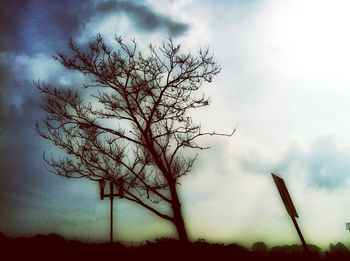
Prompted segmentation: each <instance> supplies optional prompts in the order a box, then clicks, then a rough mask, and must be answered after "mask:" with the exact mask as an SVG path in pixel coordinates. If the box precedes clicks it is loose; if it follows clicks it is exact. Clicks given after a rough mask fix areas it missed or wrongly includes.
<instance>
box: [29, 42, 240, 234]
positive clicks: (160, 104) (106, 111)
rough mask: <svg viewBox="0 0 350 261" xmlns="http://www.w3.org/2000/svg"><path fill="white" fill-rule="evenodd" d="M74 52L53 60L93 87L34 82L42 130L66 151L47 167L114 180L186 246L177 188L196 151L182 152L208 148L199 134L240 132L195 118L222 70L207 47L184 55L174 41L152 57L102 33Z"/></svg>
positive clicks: (72, 49)
mask: <svg viewBox="0 0 350 261" xmlns="http://www.w3.org/2000/svg"><path fill="white" fill-rule="evenodd" d="M69 50H70V53H69V54H68V55H67V54H62V53H58V55H57V56H55V58H56V59H57V60H58V61H59V62H60V63H62V65H63V66H64V67H66V68H68V69H70V70H74V71H79V72H81V73H83V74H84V75H86V76H88V77H89V78H88V79H89V82H88V84H82V87H83V88H79V89H75V90H74V89H64V88H58V87H56V86H54V85H51V84H48V83H42V82H38V83H36V85H37V87H38V88H39V89H40V90H41V92H42V93H43V102H42V106H43V109H44V110H45V111H46V113H47V116H46V119H45V120H44V121H43V122H42V123H40V124H39V123H38V124H37V131H38V133H39V135H41V136H42V137H43V138H45V139H47V140H49V141H51V142H52V143H53V144H55V145H56V146H57V147H58V148H60V149H61V150H62V151H63V154H60V155H59V156H51V157H47V156H45V154H44V159H45V161H46V162H47V164H48V166H49V169H50V170H51V171H52V172H54V173H55V174H58V175H62V176H65V177H68V178H88V179H91V180H98V179H101V178H103V179H106V180H110V181H112V182H114V184H116V185H117V187H118V188H119V189H118V193H119V194H120V196H121V197H123V198H125V199H128V200H130V201H133V202H135V203H137V204H139V205H141V206H142V207H144V208H146V209H148V210H150V211H151V212H153V213H154V214H156V215H157V216H159V217H161V218H163V219H165V220H168V221H170V222H172V223H173V224H174V225H175V227H176V230H177V233H178V236H179V239H180V240H182V241H188V235H187V231H186V226H185V222H184V219H183V215H182V211H181V204H180V199H179V195H178V190H177V185H178V184H179V178H180V177H182V176H184V175H186V174H188V173H190V171H191V169H192V167H193V163H194V161H195V159H196V154H190V153H186V155H185V154H184V151H185V150H186V149H193V150H201V149H206V148H207V147H203V146H201V145H199V144H198V143H197V142H196V140H197V138H199V137H201V136H206V135H224V136H231V135H232V134H233V133H234V131H233V132H232V133H229V134H220V133H215V132H202V131H201V128H200V126H199V125H198V124H195V123H194V122H193V121H192V119H191V117H190V116H189V111H190V110H192V109H195V108H199V107H203V106H207V105H209V99H208V98H206V97H205V96H204V95H200V96H198V95H197V94H196V93H195V92H196V91H197V90H198V89H199V88H200V87H201V85H202V83H203V82H211V80H212V78H213V76H215V75H217V74H218V73H219V72H220V67H219V66H218V65H217V63H216V61H215V60H214V59H213V57H212V56H211V55H210V54H209V52H208V49H206V50H203V49H200V50H199V52H198V54H197V55H193V54H191V53H190V52H187V53H182V52H181V51H180V45H175V44H174V42H173V40H171V39H169V40H167V41H165V42H164V43H163V44H162V45H161V47H154V46H152V45H150V46H149V52H148V54H147V56H144V54H142V53H141V52H139V51H138V48H137V45H136V42H135V41H131V42H130V44H126V43H124V42H123V41H122V39H121V38H120V37H116V48H115V49H114V50H113V49H112V48H111V47H109V46H107V45H106V43H105V41H104V40H103V39H102V37H101V36H100V35H97V36H96V37H95V38H94V39H93V40H92V41H91V42H90V43H89V45H88V46H87V47H86V48H84V51H83V50H82V48H80V47H78V45H77V44H76V43H75V42H74V41H72V40H70V41H69ZM188 155H191V156H188ZM158 203H161V204H158ZM164 204H166V205H167V206H168V209H167V210H164Z"/></svg>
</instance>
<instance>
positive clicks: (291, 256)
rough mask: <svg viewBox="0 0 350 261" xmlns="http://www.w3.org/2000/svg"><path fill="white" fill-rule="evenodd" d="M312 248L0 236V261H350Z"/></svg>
mask: <svg viewBox="0 0 350 261" xmlns="http://www.w3.org/2000/svg"><path fill="white" fill-rule="evenodd" d="M310 249H311V252H312V255H311V256H308V255H305V254H304V253H303V251H302V248H301V247H300V246H298V245H292V246H279V247H273V248H267V246H266V245H265V244H264V243H263V242H258V243H256V244H254V245H253V246H252V248H251V249H247V248H245V247H243V246H240V245H238V244H226V245H224V244H214V243H207V242H205V241H203V240H199V241H196V242H193V243H190V244H182V243H180V242H179V241H177V240H173V239H167V238H161V239H158V240H155V241H147V242H145V243H144V244H142V245H139V246H125V245H122V244H119V243H113V244H101V243H100V244H96V243H83V242H80V241H76V240H66V239H64V238H63V237H61V236H59V235H55V234H50V235H37V236H34V237H18V238H11V237H6V236H5V235H3V234H1V233H0V260H79V261H80V260H108V261H109V260H125V261H129V260H140V261H141V260H142V261H144V260H154V261H155V260H215V261H219V260H282V261H287V260H350V251H349V250H348V249H347V248H346V247H345V246H344V245H343V244H341V243H337V244H331V245H330V248H329V250H328V251H321V250H320V249H319V248H318V247H316V246H310Z"/></svg>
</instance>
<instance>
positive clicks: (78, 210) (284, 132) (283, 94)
mask: <svg viewBox="0 0 350 261" xmlns="http://www.w3.org/2000/svg"><path fill="white" fill-rule="evenodd" d="M349 12H350V3H349V2H348V1H346V0H332V1H330V0H328V1H327V0H285V1H278V0H245V1H243V0H232V1H229V0H226V1H224V0H223V1H209V0H145V1H136V0H135V1H123V0H105V1H98V0H85V1H84V0H75V1H73V0H72V1H68V0H65V1H40V0H27V1H24V0H23V1H21V0H16V1H12V0H11V1H10V0H5V1H1V2H0V27H1V32H2V35H1V38H0V73H1V77H0V209H1V211H0V232H2V233H5V234H8V235H14V236H21V235H34V234H38V233H43V234H45V233H58V234H61V235H64V236H66V237H67V238H74V239H83V240H88V241H106V240H108V231H109V225H108V224H109V223H108V222H109V219H108V218H109V202H108V200H103V201H101V200H100V199H99V195H98V186H97V184H95V183H94V182H92V181H88V180H80V179H79V180H72V179H69V180H68V179H65V178H63V177H59V176H55V175H53V174H51V173H49V172H48V171H47V170H46V168H45V164H44V162H43V159H42V154H43V151H50V150H51V149H52V147H51V146H50V145H49V144H48V143H47V142H46V141H44V140H42V139H41V138H40V137H39V136H38V135H37V134H36V132H35V123H36V122H37V121H38V120H40V119H41V118H42V117H43V111H42V110H41V108H40V93H39V91H38V90H37V89H36V88H35V86H34V84H33V81H37V80H42V81H46V82H50V83H54V84H57V85H60V86H67V85H70V86H72V85H75V84H77V83H78V82H79V81H81V80H82V79H83V76H81V75H79V74H75V73H71V72H67V71H66V70H64V68H62V66H61V65H60V64H58V63H57V62H56V61H55V60H54V59H53V57H52V55H55V54H56V53H57V51H62V50H63V51H64V50H66V48H67V45H66V43H67V40H68V39H69V38H70V37H71V38H73V39H74V40H76V41H77V42H78V43H79V44H86V43H87V42H88V41H89V40H91V39H92V37H93V36H95V35H96V34H97V33H100V34H101V35H102V36H103V37H104V38H105V39H106V41H107V42H108V43H110V44H113V38H114V36H115V35H119V36H121V37H122V38H123V39H125V40H126V41H128V40H129V39H135V40H136V41H137V42H139V43H140V47H141V48H142V46H143V45H142V44H144V46H146V45H147V44H150V43H153V44H155V45H158V46H159V45H160V44H161V42H162V41H163V40H165V39H167V38H168V37H169V36H171V37H172V38H173V39H174V40H175V42H177V43H181V45H182V48H184V50H193V51H195V50H197V49H198V48H199V47H200V46H202V47H207V46H208V47H209V48H210V50H211V52H212V53H213V54H214V57H215V58H216V60H217V61H218V63H219V64H220V65H221V67H222V70H221V72H220V74H219V75H218V76H216V77H215V78H214V80H213V82H212V83H211V84H209V85H205V86H203V92H204V93H205V94H206V95H208V96H209V97H211V100H212V103H211V105H210V106H209V107H206V108H205V109H204V108H203V109H200V110H198V111H196V112H194V114H193V118H194V120H196V121H198V122H200V123H201V125H202V127H203V129H205V130H208V131H212V130H216V131H220V132H223V131H226V132H230V131H231V130H232V128H234V127H235V126H236V124H238V129H237V132H236V133H235V134H234V135H233V136H232V137H230V138H227V137H209V138H206V139H203V140H202V144H204V145H208V146H210V147H211V149H209V150H205V151H201V152H200V154H199V157H198V160H197V162H196V165H195V168H194V170H193V172H192V173H191V174H190V175H189V176H186V177H184V178H183V179H182V182H181V186H180V187H179V189H180V193H181V198H182V206H183V209H184V216H185V219H186V223H187V227H188V231H189V234H190V237H191V239H193V240H196V239H198V238H204V239H206V240H208V241H215V242H226V243H228V242H237V243H241V244H244V245H246V246H250V245H251V244H252V243H254V242H257V241H264V242H266V243H267V244H268V245H270V246H273V245H281V244H295V243H299V240H298V237H297V234H296V231H295V230H294V227H293V225H292V223H291V220H290V218H289V216H288V214H287V212H286V210H285V209H284V206H283V203H282V201H281V199H280V197H279V195H278V192H277V189H276V187H275V185H274V183H273V180H272V177H271V174H270V173H271V172H274V173H276V174H278V175H279V176H281V177H283V178H284V180H285V182H286V184H287V186H288V189H289V191H290V194H291V196H292V199H293V201H294V204H295V206H296V208H297V211H298V214H299V219H298V222H299V225H300V227H301V229H302V231H303V234H304V237H305V240H306V241H307V242H308V243H311V244H316V245H319V246H320V247H323V248H325V247H328V245H329V244H330V243H335V242H343V243H344V244H347V242H348V241H349V236H350V235H349V231H346V230H345V223H346V222H348V221H350V206H349V203H348V202H349V199H350V189H349V186H350V176H349V172H350V135H349V130H350V121H349V111H350V103H349V102H348V101H349V100H350V73H349V72H350V48H349V46H350V34H349V29H348V28H349V24H350V17H349V16H348V13H349ZM114 213H115V235H116V238H118V240H120V241H123V242H141V241H143V240H149V239H153V238H156V237H160V236H173V235H174V228H173V227H172V225H171V224H170V223H167V222H165V221H162V220H161V219H159V218H158V217H156V216H154V215H152V214H150V213H148V212H147V211H146V210H143V209H141V208H140V207H138V206H136V205H133V204H131V203H128V202H125V201H123V200H116V201H115V209H114Z"/></svg>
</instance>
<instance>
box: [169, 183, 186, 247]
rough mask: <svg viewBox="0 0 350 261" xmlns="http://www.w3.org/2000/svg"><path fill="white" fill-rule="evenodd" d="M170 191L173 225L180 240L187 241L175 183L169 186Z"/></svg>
mask: <svg viewBox="0 0 350 261" xmlns="http://www.w3.org/2000/svg"><path fill="white" fill-rule="evenodd" d="M170 192H171V196H172V205H171V207H172V209H173V215H174V216H173V223H174V225H175V228H176V231H177V234H178V237H179V239H180V241H181V242H184V243H188V242H189V239H188V235H187V230H186V225H185V222H184V219H183V216H182V210H181V204H180V200H179V197H178V194H177V189H176V185H175V184H174V185H173V186H170Z"/></svg>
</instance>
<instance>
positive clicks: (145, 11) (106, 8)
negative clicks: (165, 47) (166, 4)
mask: <svg viewBox="0 0 350 261" xmlns="http://www.w3.org/2000/svg"><path fill="white" fill-rule="evenodd" d="M97 10H98V11H100V12H102V13H111V12H116V13H125V14H126V15H128V16H129V17H130V18H131V21H133V22H134V23H135V25H136V26H137V27H138V28H139V29H141V30H146V31H156V30H159V29H165V30H166V31H167V33H169V34H170V35H171V36H179V35H181V34H183V33H185V32H186V31H187V30H188V27H189V26H188V24H185V23H182V22H178V21H174V20H173V19H171V18H170V17H169V16H165V15H163V14H160V13H157V12H155V11H153V10H152V9H150V8H149V7H148V6H146V5H144V4H140V3H139V2H134V1H116V0H109V1H104V2H101V3H99V4H98V5H97Z"/></svg>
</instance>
